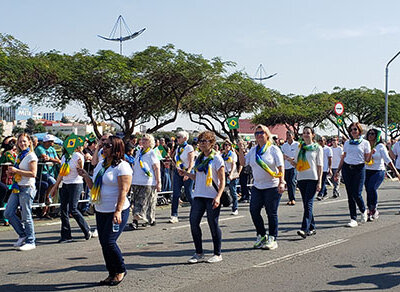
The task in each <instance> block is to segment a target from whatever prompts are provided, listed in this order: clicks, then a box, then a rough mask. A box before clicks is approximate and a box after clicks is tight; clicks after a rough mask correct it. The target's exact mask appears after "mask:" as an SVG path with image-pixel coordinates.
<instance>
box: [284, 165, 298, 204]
mask: <svg viewBox="0 0 400 292" xmlns="http://www.w3.org/2000/svg"><path fill="white" fill-rule="evenodd" d="M296 176H297V171H296V168H290V169H285V181H286V186H287V191H288V195H289V201H295V200H296Z"/></svg>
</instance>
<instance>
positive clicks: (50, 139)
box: [43, 134, 56, 142]
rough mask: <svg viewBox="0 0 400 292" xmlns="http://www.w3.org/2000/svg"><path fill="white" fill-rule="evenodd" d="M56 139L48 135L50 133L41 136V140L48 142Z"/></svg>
mask: <svg viewBox="0 0 400 292" xmlns="http://www.w3.org/2000/svg"><path fill="white" fill-rule="evenodd" d="M55 140H56V139H55V137H54V136H53V135H50V134H46V135H45V136H44V137H43V142H49V141H53V142H54V141H55Z"/></svg>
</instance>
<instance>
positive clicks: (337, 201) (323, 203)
mask: <svg viewBox="0 0 400 292" xmlns="http://www.w3.org/2000/svg"><path fill="white" fill-rule="evenodd" d="M344 201H347V199H341V200H334V201H327V202H322V203H317V204H318V205H327V204H334V203H339V202H344Z"/></svg>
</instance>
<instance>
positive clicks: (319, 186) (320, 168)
mask: <svg viewBox="0 0 400 292" xmlns="http://www.w3.org/2000/svg"><path fill="white" fill-rule="evenodd" d="M317 175H318V184H317V192H319V191H320V190H321V187H322V165H317Z"/></svg>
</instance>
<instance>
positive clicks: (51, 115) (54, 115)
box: [38, 112, 64, 121]
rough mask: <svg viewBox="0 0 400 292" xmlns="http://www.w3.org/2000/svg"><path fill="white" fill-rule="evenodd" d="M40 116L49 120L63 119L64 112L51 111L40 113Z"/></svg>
mask: <svg viewBox="0 0 400 292" xmlns="http://www.w3.org/2000/svg"><path fill="white" fill-rule="evenodd" d="M38 116H39V117H40V118H41V119H43V120H47V121H61V119H62V118H63V117H64V114H63V113H60V112H51V113H38Z"/></svg>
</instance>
